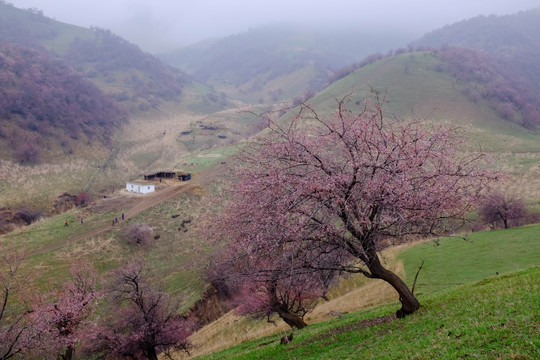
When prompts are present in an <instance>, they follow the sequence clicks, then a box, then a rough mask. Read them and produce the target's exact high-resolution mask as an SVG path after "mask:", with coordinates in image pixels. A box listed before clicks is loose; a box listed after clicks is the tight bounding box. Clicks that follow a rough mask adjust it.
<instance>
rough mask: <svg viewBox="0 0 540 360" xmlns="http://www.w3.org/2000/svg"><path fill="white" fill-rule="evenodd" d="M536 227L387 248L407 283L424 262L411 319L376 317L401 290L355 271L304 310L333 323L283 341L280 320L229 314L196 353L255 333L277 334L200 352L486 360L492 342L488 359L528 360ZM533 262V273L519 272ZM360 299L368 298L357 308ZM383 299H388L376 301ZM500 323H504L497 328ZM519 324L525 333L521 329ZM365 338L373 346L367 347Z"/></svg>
mask: <svg viewBox="0 0 540 360" xmlns="http://www.w3.org/2000/svg"><path fill="white" fill-rule="evenodd" d="M539 230H540V225H534V226H527V227H522V228H515V229H509V230H504V231H489V232H484V233H474V234H471V235H470V237H469V241H464V240H462V239H458V238H447V239H441V240H440V241H439V242H438V243H439V244H440V245H438V246H437V245H436V243H433V242H430V241H428V242H423V243H420V244H417V245H414V246H407V247H406V248H403V249H401V250H397V251H396V250H392V251H390V252H385V253H384V254H383V255H384V258H385V261H386V263H387V265H388V266H390V267H395V266H396V265H398V264H402V267H400V266H397V267H396V269H399V268H401V270H400V271H399V273H400V275H401V276H403V277H404V278H405V281H406V283H408V284H409V285H411V284H412V283H413V281H414V277H415V274H416V272H417V270H418V267H419V266H420V264H421V262H422V261H425V262H424V266H423V268H422V269H421V270H420V273H419V276H418V281H417V284H416V293H417V295H418V297H419V300H420V302H421V303H422V306H423V308H422V309H421V310H420V312H419V313H416V314H414V315H413V316H411V317H410V318H406V319H405V320H395V321H393V322H389V323H384V322H385V321H388V320H390V319H388V318H386V320H384V321H383V320H377V319H374V318H376V317H380V316H387V315H388V314H393V312H394V311H395V309H397V308H398V307H399V304H398V303H397V301H396V299H395V294H392V293H391V292H390V294H389V297H386V292H385V290H384V288H385V286H386V284H383V283H382V282H379V281H376V280H368V279H366V278H364V277H362V276H361V275H358V276H354V277H351V278H350V279H348V280H344V281H343V282H342V283H341V284H340V286H339V287H338V289H335V290H334V291H333V292H331V293H330V301H329V302H322V303H321V304H320V305H319V307H318V308H316V309H315V311H314V313H313V314H310V315H309V316H308V318H309V319H308V321H310V322H311V323H314V322H316V321H320V320H327V319H331V320H329V321H326V322H322V323H317V324H314V325H310V326H308V327H307V328H306V329H304V330H301V331H296V332H295V339H294V341H293V343H291V344H289V345H287V346H285V347H283V346H282V345H280V344H279V338H280V337H282V336H283V334H284V332H286V331H290V330H289V329H287V327H285V326H282V325H283V324H281V323H280V324H279V325H280V326H279V327H278V328H275V327H274V326H272V325H269V324H266V325H264V321H253V320H251V321H250V320H242V319H238V318H234V317H226V318H225V319H223V320H219V321H218V322H217V323H216V324H212V325H211V326H209V329H208V330H205V329H203V331H201V333H200V334H198V333H197V334H195V335H194V336H193V342H194V345H195V346H201V349H196V350H194V351H195V353H196V354H200V353H204V350H205V349H206V348H208V347H209V348H219V346H220V345H221V346H222V347H227V344H235V343H238V342H243V341H246V340H248V339H251V338H253V337H252V336H253V335H257V334H258V336H262V335H264V334H274V335H273V336H271V337H268V338H259V339H257V340H254V341H251V342H246V343H244V344H242V345H240V346H236V347H234V348H231V349H229V350H227V351H224V352H220V353H217V354H215V355H212V356H208V357H203V358H216V359H221V358H234V359H236V358H239V359H243V358H245V359H248V358H262V357H264V358H275V359H281V358H292V357H302V358H304V356H305V357H306V358H323V359H327V358H351V356H352V358H363V357H366V356H367V357H375V358H377V356H378V355H377V354H384V355H379V356H382V357H383V358H403V357H406V358H414V356H412V355H413V354H418V355H417V357H416V358H419V359H424V358H425V359H429V358H438V357H441V356H442V357H443V358H459V356H464V355H463V353H464V352H466V351H472V353H471V355H472V356H480V358H490V353H487V354H486V353H484V351H486V350H488V349H490V348H491V346H494V347H493V351H494V353H493V354H499V355H498V356H495V355H491V356H493V357H495V358H501V357H502V358H504V357H505V355H503V354H506V353H507V352H508V353H510V354H511V353H512V351H516V354H520V355H522V356H524V357H523V358H524V359H529V358H531V359H532V358H534V356H533V354H534V353H535V351H536V352H538V351H540V348H539V346H540V343H538V339H537V338H536V340H534V339H535V338H534V334H537V332H538V330H539V328H538V325H539V324H540V323H539V322H538V321H540V319H539V318H538V316H537V311H535V309H538V307H539V306H540V303H539V302H538V301H539V300H540V299H539V298H538V296H536V295H535V292H537V291H538V284H537V282H538V277H539V276H540V269H539V268H538V265H540V244H539V243H538V237H537V235H538V231H539ZM396 252H397V253H398V255H397V257H396V256H395V253H396ZM529 267H533V268H534V269H533V270H531V271H529V272H525V273H524V274H517V275H516V274H515V273H514V272H516V271H520V270H522V269H527V268H529ZM483 279H488V280H483ZM478 281H480V283H477V282H478ZM505 289H506V290H505ZM366 292H371V293H374V294H375V297H378V298H377V300H375V301H374V302H373V300H372V301H371V302H369V300H366V298H365V297H364V296H365V293H366ZM355 298H357V299H362V298H363V300H360V301H359V302H360V304H358V303H357V302H356V301H355ZM465 299H466V300H465ZM381 303H389V304H388V305H384V306H376V307H374V308H373V307H372V306H373V305H374V304H381ZM518 304H519V305H518ZM518 308H519V309H518ZM361 309H363V310H361ZM473 319H477V321H478V322H475V321H474V320H473ZM382 323H384V324H382ZM501 323H505V324H508V325H502V326H500V327H493V324H499V325H500V324H501ZM443 324H444V326H442V325H443ZM510 324H511V325H510ZM535 324H536V325H535ZM521 326H525V327H527V329H529V331H528V332H522V331H521V329H522V328H521ZM218 328H221V329H222V332H220V331H218V330H217V329H218ZM437 328H438V329H437ZM262 329H266V331H264V330H262ZM434 330H436V331H435V333H432V331H434ZM501 332H502V333H501ZM419 333H424V334H426V335H427V334H428V333H429V334H430V335H429V336H430V338H428V339H423V340H422V339H420V338H419V339H414V337H416V336H417V334H419ZM449 333H451V334H453V335H454V336H452V335H451V334H450V335H448V334H449ZM443 336H445V337H444V338H443ZM499 336H503V338H504V339H513V340H512V341H510V340H509V341H502V339H500V340H501V341H500V342H499V341H497V342H496V343H495V344H491V342H492V341H493V339H496V338H497V337H499ZM254 337H257V336H254ZM296 340H299V341H298V342H296ZM514 340H515V341H514ZM366 341H368V342H369V344H370V346H368V347H364V345H365V342H366ZM431 341H433V343H431ZM534 341H536V343H535V344H534ZM220 342H221V344H220ZM435 342H436V343H435ZM205 344H206V345H205ZM391 344H393V345H391ZM510 344H512V345H510ZM229 346H230V345H229ZM535 347H536V348H535ZM383 349H385V350H383ZM387 350H388V351H390V352H389V353H388V355H386V354H387V353H386V351H387ZM401 352H403V354H401ZM407 354H408V355H407ZM473 354H476V355H473ZM527 355H528V356H530V357H527ZM385 356H387V357H385Z"/></svg>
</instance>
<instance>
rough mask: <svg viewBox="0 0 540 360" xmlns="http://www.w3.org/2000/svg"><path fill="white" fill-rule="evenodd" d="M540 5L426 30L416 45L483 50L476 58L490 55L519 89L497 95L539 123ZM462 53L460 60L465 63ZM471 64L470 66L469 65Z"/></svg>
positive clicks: (531, 122)
mask: <svg viewBox="0 0 540 360" xmlns="http://www.w3.org/2000/svg"><path fill="white" fill-rule="evenodd" d="M539 33H540V8H537V9H535V10H529V11H523V12H520V13H517V14H514V15H506V16H494V15H493V16H489V17H485V16H480V17H476V18H473V19H470V20H466V21H461V22H458V23H456V24H453V25H449V26H446V27H444V28H442V29H439V30H436V31H433V32H431V33H429V34H426V35H425V36H423V37H422V38H420V39H418V40H416V41H414V42H413V43H412V46H415V47H426V46H428V47H435V48H440V47H442V48H443V50H444V49H445V48H448V47H465V48H470V49H475V50H477V51H480V54H479V55H474V57H475V62H478V61H480V62H484V61H483V60H482V58H486V57H489V61H491V62H492V64H493V66H494V69H495V70H496V71H497V73H499V74H500V76H501V77H503V78H504V79H505V80H504V81H505V82H506V83H513V88H514V89H515V90H517V91H515V92H514V94H509V95H507V96H502V97H501V96H498V99H497V101H498V102H501V103H514V104H515V103H518V106H517V109H516V108H514V110H518V111H519V112H521V116H522V117H523V123H524V125H525V126H528V127H537V126H540V100H539V99H540V63H539V62H538V58H540V38H539V37H538V34H539ZM467 57H468V55H466V54H465V56H463V54H461V56H459V58H458V59H456V60H457V61H458V62H462V63H466V62H467ZM469 67H470V66H469Z"/></svg>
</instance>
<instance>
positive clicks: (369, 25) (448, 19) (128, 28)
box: [10, 0, 540, 53]
mask: <svg viewBox="0 0 540 360" xmlns="http://www.w3.org/2000/svg"><path fill="white" fill-rule="evenodd" d="M10 2H11V3H13V5H15V6H16V7H19V8H24V9H26V8H35V9H39V10H42V11H43V13H44V15H45V16H47V17H51V18H54V19H56V20H58V21H62V22H66V23H69V24H75V25H80V26H83V27H90V26H97V27H100V28H105V29H109V30H111V31H113V32H114V33H116V34H118V35H120V36H122V37H123V38H125V39H127V40H129V41H131V42H133V43H135V44H137V45H139V46H140V47H141V48H142V49H143V50H145V51H149V52H153V53H157V52H167V51H171V50H174V49H175V48H179V47H182V46H185V45H189V44H192V43H195V42H198V41H202V40H204V39H208V38H215V37H224V36H227V35H231V34H235V33H239V32H243V31H246V30H248V29H250V28H253V27H257V26H260V25H267V24H273V23H277V22H294V23H300V24H305V25H310V26H312V27H313V26H317V27H332V26H333V27H345V28H352V27H354V28H357V29H369V30H370V31H386V32H399V33H400V35H404V34H406V35H408V36H409V37H410V40H414V39H415V38H417V37H419V36H421V35H423V34H424V33H426V32H429V31H431V30H435V29H437V28H440V27H443V26H444V25H447V24H451V23H454V22H457V21H460V20H463V19H468V18H471V17H475V16H478V15H491V14H495V15H504V14H512V13H516V12H519V11H523V10H529V9H532V8H535V7H538V6H540V1H538V0H515V1H508V0H493V1H487V0H480V1H478V0H457V1H456V0H453V1H450V0H444V1H428V0H413V1H406V2H404V1H399V0H382V1H377V2H366V1H355V0H334V1H331V2H330V1H322V0H315V1H307V0H301V1H287V0H273V1H268V0H264V1H251V0H231V1H227V2H218V1H214V0H199V1H185V0H181V1H175V0H159V1H147V0H114V1H110V0H92V1H89V0H83V1H73V0H46V1H43V0H11V1H10Z"/></svg>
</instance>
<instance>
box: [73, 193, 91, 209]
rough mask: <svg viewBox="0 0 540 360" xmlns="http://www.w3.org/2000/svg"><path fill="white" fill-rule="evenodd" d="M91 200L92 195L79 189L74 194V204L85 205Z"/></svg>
mask: <svg viewBox="0 0 540 360" xmlns="http://www.w3.org/2000/svg"><path fill="white" fill-rule="evenodd" d="M90 202H92V197H91V196H90V194H88V193H87V192H86V191H81V192H79V193H78V194H77V195H76V196H75V205H77V206H82V207H84V206H87V205H88V204H90Z"/></svg>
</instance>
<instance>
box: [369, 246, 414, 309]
mask: <svg viewBox="0 0 540 360" xmlns="http://www.w3.org/2000/svg"><path fill="white" fill-rule="evenodd" d="M368 256H370V262H369V263H368V264H367V266H368V268H369V271H370V272H371V274H372V275H373V277H374V278H377V279H381V280H384V281H386V282H387V283H388V284H390V285H392V287H393V288H394V289H395V290H396V291H397V293H398V294H399V301H400V302H401V309H399V310H398V311H397V312H396V316H397V317H398V318H403V317H405V316H407V315H409V314H412V313H414V312H415V311H416V310H418V309H419V308H420V303H419V302H418V300H417V299H416V298H415V297H414V294H413V293H412V291H411V290H410V289H409V287H408V286H407V284H405V282H404V281H403V280H401V278H400V277H399V276H397V275H396V274H394V273H393V272H392V271H390V270H388V269H386V268H384V267H383V266H382V264H381V261H380V260H379V256H378V255H377V253H376V252H375V251H373V253H371V254H368Z"/></svg>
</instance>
